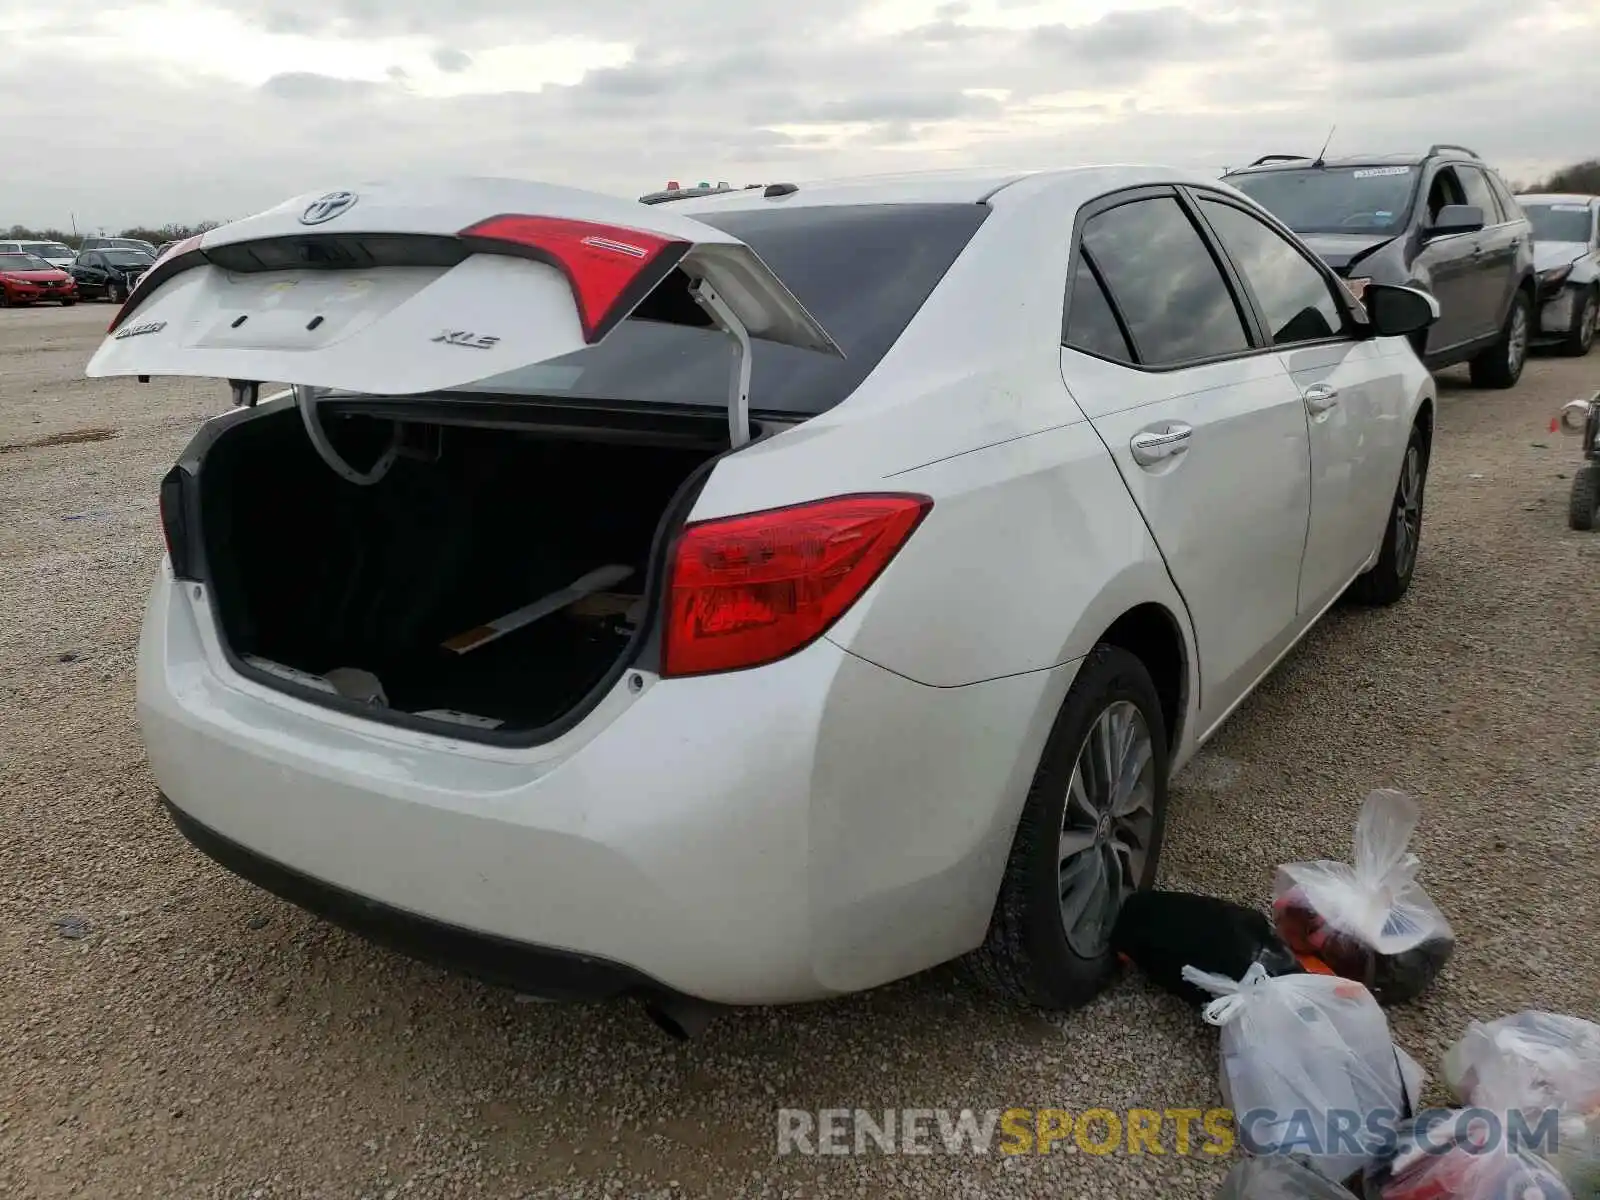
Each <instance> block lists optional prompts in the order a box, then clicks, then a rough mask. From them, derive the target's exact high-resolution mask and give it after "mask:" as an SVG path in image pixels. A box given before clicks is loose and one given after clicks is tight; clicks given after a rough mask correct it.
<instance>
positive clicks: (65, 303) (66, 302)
mask: <svg viewBox="0 0 1600 1200" xmlns="http://www.w3.org/2000/svg"><path fill="white" fill-rule="evenodd" d="M76 303H77V301H76V300H63V301H62V302H61V307H62V308H71V307H72V306H73V305H74V304H76Z"/></svg>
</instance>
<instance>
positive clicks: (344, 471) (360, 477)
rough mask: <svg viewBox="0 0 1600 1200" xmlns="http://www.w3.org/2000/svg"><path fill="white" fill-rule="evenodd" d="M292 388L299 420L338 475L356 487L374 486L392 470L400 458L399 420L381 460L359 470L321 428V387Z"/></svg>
mask: <svg viewBox="0 0 1600 1200" xmlns="http://www.w3.org/2000/svg"><path fill="white" fill-rule="evenodd" d="M290 390H291V391H293V392H294V404H295V407H296V408H298V409H299V410H300V422H301V424H303V425H304V426H305V427H306V436H307V437H308V438H310V439H311V445H312V446H313V447H315V449H316V451H317V453H318V454H319V455H321V456H322V461H323V462H325V463H327V464H328V466H330V467H332V468H333V471H334V473H335V474H336V475H338V476H339V478H341V479H344V480H347V481H348V482H350V483H353V484H355V485H356V486H357V487H371V486H372V485H373V484H375V483H377V482H378V481H379V480H380V479H382V478H383V477H384V476H385V475H387V474H388V473H389V468H390V467H392V466H394V463H395V459H397V458H399V457H400V442H401V440H402V439H401V435H400V422H398V421H396V422H394V434H393V436H392V437H391V438H390V439H389V446H388V448H387V449H386V450H384V452H383V453H382V454H380V455H378V461H377V462H375V463H373V464H372V466H371V467H369V468H368V469H367V470H365V471H358V470H356V469H355V468H354V467H352V466H351V465H350V464H349V463H347V462H345V460H344V458H343V457H342V456H341V455H340V454H339V452H338V451H337V450H335V449H334V448H333V443H332V442H330V441H329V440H328V434H327V431H326V430H325V429H323V428H322V415H321V414H320V413H318V412H317V401H318V400H319V399H321V396H322V391H321V389H320V388H312V387H306V386H304V385H303V384H296V385H295V386H294V387H293V388H292V389H290Z"/></svg>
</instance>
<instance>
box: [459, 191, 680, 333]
mask: <svg viewBox="0 0 1600 1200" xmlns="http://www.w3.org/2000/svg"><path fill="white" fill-rule="evenodd" d="M457 236H458V237H460V238H461V239H462V240H463V241H464V242H467V243H468V244H469V245H471V244H472V243H475V242H476V243H482V244H483V248H484V249H486V250H488V251H491V252H498V253H505V252H506V249H507V247H513V248H515V250H516V251H519V252H521V253H522V254H525V255H526V256H527V257H530V258H535V259H538V260H539V261H541V262H547V263H549V264H550V265H551V266H553V267H555V268H557V269H558V270H559V271H560V272H561V273H562V274H563V275H565V276H566V277H567V282H568V283H569V284H570V285H571V286H572V296H573V299H574V300H575V301H576V302H577V305H578V318H579V320H580V321H581V322H582V323H583V337H584V340H585V341H586V342H589V343H590V344H593V343H595V342H598V341H599V340H600V339H601V338H603V337H605V336H606V334H608V333H610V332H611V329H612V327H613V326H615V325H616V323H617V322H618V321H621V320H622V319H623V318H624V317H626V316H627V315H628V314H629V313H631V312H632V311H633V310H634V309H635V308H637V307H638V305H639V302H640V301H642V300H643V299H644V298H645V297H646V296H648V295H649V294H650V293H651V291H653V290H654V289H655V286H656V285H657V284H659V283H660V282H661V281H662V280H663V279H665V278H666V277H667V273H668V272H669V271H671V270H672V269H673V268H674V267H676V266H677V265H678V263H679V262H681V261H682V260H683V256H684V255H685V254H687V253H688V252H689V243H688V242H685V241H680V240H678V239H675V238H667V237H662V236H661V235H660V234H657V233H646V232H644V231H643V230H640V229H627V228H624V227H622V226H620V225H598V224H596V223H595V222H593V221H571V220H567V219H565V218H562V217H529V216H516V215H509V214H508V215H504V216H499V217H490V218H489V219H488V220H487V221H480V222H478V223H477V224H476V225H472V226H469V227H468V228H466V229H463V230H462V231H461V232H460V234H458V235H457Z"/></svg>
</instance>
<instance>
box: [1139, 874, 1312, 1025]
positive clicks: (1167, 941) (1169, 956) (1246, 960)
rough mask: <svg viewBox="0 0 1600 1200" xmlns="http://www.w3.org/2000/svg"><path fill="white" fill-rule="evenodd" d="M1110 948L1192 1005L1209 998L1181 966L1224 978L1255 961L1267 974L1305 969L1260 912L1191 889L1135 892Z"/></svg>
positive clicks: (1239, 975) (1236, 974)
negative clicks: (1187, 978) (1185, 978)
mask: <svg viewBox="0 0 1600 1200" xmlns="http://www.w3.org/2000/svg"><path fill="white" fill-rule="evenodd" d="M1111 946H1112V949H1113V950H1115V951H1116V952H1117V953H1118V954H1123V955H1126V956H1127V957H1128V958H1129V959H1130V960H1131V961H1132V962H1133V965H1134V966H1136V967H1138V968H1139V970H1140V971H1142V972H1143V973H1144V974H1145V975H1147V976H1148V977H1149V978H1150V982H1152V983H1154V984H1155V985H1156V986H1157V987H1160V988H1162V989H1164V990H1165V991H1168V992H1172V993H1173V994H1174V995H1177V996H1180V997H1182V998H1183V999H1184V1000H1186V1001H1188V1002H1189V1003H1190V1004H1193V1005H1195V1006H1196V1007H1200V1006H1203V1005H1204V1004H1206V1003H1207V1002H1208V1001H1210V1000H1211V999H1213V997H1212V996H1211V995H1210V994H1209V993H1207V992H1204V991H1202V990H1201V989H1200V988H1197V987H1195V986H1194V985H1193V984H1191V983H1187V982H1185V981H1184V979H1183V968H1184V967H1186V966H1188V967H1194V968H1195V969H1196V970H1200V971H1206V972H1209V973H1211V974H1214V975H1223V976H1226V977H1227V978H1229V979H1240V978H1242V977H1243V976H1244V973H1245V971H1247V970H1248V969H1249V968H1250V964H1251V963H1254V962H1260V963H1261V965H1262V966H1264V967H1265V968H1266V969H1267V973H1268V974H1269V975H1294V974H1300V973H1302V972H1303V970H1304V968H1303V967H1301V965H1300V962H1299V960H1298V959H1296V958H1295V956H1294V952H1293V951H1291V950H1290V949H1289V947H1288V946H1286V945H1285V944H1284V942H1283V939H1282V938H1280V937H1279V936H1278V934H1277V931H1276V930H1275V929H1273V927H1272V922H1271V921H1269V920H1268V919H1267V918H1266V917H1265V916H1263V915H1262V914H1261V913H1258V912H1256V911H1255V910H1254V909H1251V908H1245V907H1244V906H1243V905H1242V904H1234V903H1232V902H1231V901H1228V900H1220V899H1218V898H1217V897H1215V896H1201V895H1196V894H1194V893H1192V892H1159V891H1144V892H1135V893H1134V894H1133V895H1132V896H1129V897H1128V899H1127V901H1126V903H1124V904H1123V906H1122V912H1121V913H1120V914H1119V916H1118V917H1117V924H1116V928H1115V930H1113V932H1112V935H1111Z"/></svg>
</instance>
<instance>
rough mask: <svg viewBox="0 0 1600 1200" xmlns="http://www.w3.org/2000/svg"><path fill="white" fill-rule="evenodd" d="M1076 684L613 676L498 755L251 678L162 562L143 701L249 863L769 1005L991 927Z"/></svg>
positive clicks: (189, 799) (200, 797) (791, 673)
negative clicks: (565, 729) (549, 733)
mask: <svg viewBox="0 0 1600 1200" xmlns="http://www.w3.org/2000/svg"><path fill="white" fill-rule="evenodd" d="M197 593H198V594H197ZM1075 669H1076V664H1064V665H1062V666H1061V667H1059V668H1057V669H1056V670H1054V671H1042V672H1034V673H1030V674H1028V675H1023V676H1016V677H1012V678H1009V679H1003V680H996V681H994V682H992V683H987V684H983V685H980V686H977V687H971V688H931V687H925V686H923V685H920V684H915V683H912V682H910V681H909V680H906V679H903V678H901V677H899V676H897V675H895V674H893V673H891V672H889V671H885V670H883V669H882V668H879V667H876V666H873V665H871V664H869V663H866V662H864V661H863V660H861V659H860V658H857V657H854V656H852V655H850V654H847V653H845V652H844V651H842V650H840V649H839V648H838V647H837V646H835V645H834V644H833V643H831V642H829V641H827V640H826V639H824V640H822V641H819V642H817V643H815V644H814V645H813V646H811V647H810V648H808V649H807V650H805V651H804V652H802V653H800V654H798V655H795V656H794V657H792V658H789V659H786V660H784V661H783V662H781V663H777V664H774V665H773V666H772V667H771V668H768V669H764V670H763V671H762V672H760V675H761V678H760V680H759V681H757V680H756V679H754V678H753V676H752V674H751V673H750V672H738V673H734V674H731V675H720V676H709V677H706V678H703V679H686V680H668V681H665V682H662V681H652V682H650V683H649V684H648V685H647V686H646V687H645V688H644V689H643V691H642V692H640V693H639V694H638V695H633V694H631V693H630V692H629V691H628V690H627V689H626V688H625V687H620V686H619V687H618V689H617V690H616V692H615V693H613V694H612V695H611V696H610V697H609V698H608V699H607V700H606V701H605V702H603V703H602V705H601V707H600V708H599V709H597V710H596V711H595V712H594V713H592V714H591V715H590V716H589V718H588V719H587V720H586V721H585V722H584V725H583V726H581V727H580V728H578V729H575V730H573V731H572V732H571V733H570V734H569V735H567V736H566V737H564V738H562V739H559V740H557V741H556V742H552V743H549V744H546V745H544V746H540V747H537V748H534V749H530V750H517V751H506V750H499V749H490V748H484V747H478V746H467V745H464V744H463V743H460V742H456V741H453V740H451V739H449V738H445V737H435V736H432V735H427V734H419V733H414V732H410V731H405V730H398V729H394V728H390V727H386V726H383V725H380V724H377V723H375V722H372V721H365V720H360V719H358V718H353V717H346V716H343V715H341V714H336V713H331V712H329V711H327V710H325V709H322V708H319V707H317V706H315V705H312V704H308V703H306V702H304V701H301V700H298V699H295V698H292V697H289V696H285V695H283V694H281V693H278V692H275V691H273V690H271V689H269V688H265V687H262V686H261V685H259V684H255V683H253V682H251V681H249V680H246V679H243V678H242V677H240V676H239V675H237V674H236V673H235V672H233V671H232V670H231V669H230V668H229V666H228V664H227V661H226V658H225V656H224V654H223V651H222V649H221V647H220V645H219V644H218V642H217V632H216V627H215V625H214V623H213V620H212V618H211V614H210V608H209V603H208V601H207V600H206V597H205V591H204V589H203V588H198V586H197V585H192V584H191V585H179V584H177V583H175V582H174V581H173V580H172V579H171V577H170V574H169V573H168V572H166V571H165V570H164V571H163V573H162V575H161V577H160V578H159V579H158V581H157V583H156V585H155V588H154V591H153V593H152V596H151V603H150V607H149V610H148V613H147V616H146V619H145V626H144V633H143V636H142V639H141V643H140V659H139V699H138V705H139V721H140V728H141V732H142V734H143V737H144V741H145V745H146V748H147V750H148V753H149V757H150V764H151V769H152V770H153V772H154V773H155V776H156V778H157V779H158V780H159V781H160V783H161V786H162V789H163V791H164V792H165V793H166V795H167V797H168V798H169V799H170V800H171V802H172V803H173V804H175V805H176V806H177V807H178V808H179V809H181V810H182V811H183V812H184V813H186V814H187V815H189V816H190V817H192V818H193V819H195V820H197V821H199V822H201V823H202V824H203V825H205V826H207V827H208V828H210V829H212V830H214V831H216V832H217V833H220V834H222V835H223V836H225V837H228V838H230V839H232V840H233V841H235V842H238V843H240V844H243V845H246V846H249V847H250V848H251V849H252V850H254V851H255V852H256V853H258V854H261V855H263V856H265V857H267V858H269V859H271V860H273V861H275V862H279V863H283V864H288V865H291V866H293V867H294V868H295V869H296V870H298V871H301V872H303V873H305V874H308V875H311V876H313V877H315V878H317V879H319V880H321V881H324V882H326V883H330V884H333V885H335V886H338V887H342V888H345V889H347V890H349V891H353V892H355V893H357V894H359V895H362V896H365V897H368V898H370V899H373V900H377V901H379V902H382V903H386V904H391V905H394V906H395V907H397V908H400V909H402V910H404V911H406V912H409V913H413V914H417V915H421V916H425V917H431V918H434V919H436V920H440V921H445V922H448V923H450V924H453V925H457V926H462V927H465V928H469V929H472V930H474V931H477V932H482V933H488V934H496V935H499V936H502V937H507V938H514V939H516V940H518V941H525V942H535V943H538V944H540V945H545V946H550V947H554V948H557V949H565V950H571V951H579V952H582V953H585V954H589V955H597V956H601V957H604V958H608V959H611V960H613V961H616V962H621V963H626V964H628V965H630V966H632V967H634V968H636V969H638V970H640V971H643V972H645V973H646V974H648V975H650V976H651V977H653V978H655V979H657V980H659V981H660V982H662V983H663V984H666V985H667V986H669V987H675V988H677V989H679V990H681V991H684V992H687V993H689V994H692V995H695V996H698V997H700V998H702V999H706V1000H712V1001H718V1002H722V1003H729V1004H760V1003H768V1002H781V1001H785V1000H794V999H797V998H800V997H821V996H827V995H832V994H837V993H840V992H847V991H853V990H857V989H860V988H864V987H871V986H873V985H876V984H880V983H885V982H888V981H889V980H892V979H895V978H898V977H900V976H903V975H906V974H909V973H912V972H914V971H916V970H919V969H921V968H922V967H924V966H927V965H928V964H929V963H932V962H939V961H943V960H945V959H948V958H951V957H954V956H956V955H959V954H960V953H962V952H963V951H965V950H967V949H969V948H970V947H971V946H972V945H974V944H975V943H976V942H977V941H979V940H980V939H981V938H982V937H983V932H984V929H985V927H986V925H987V923H988V920H989V912H990V908H991V906H992V902H993V895H994V889H995V887H996V886H997V885H998V881H999V876H1000V872H1001V870H1002V869H1003V867H1004V863H1005V855H1006V851H1007V849H1008V848H1009V845H1010V840H1011V832H1012V828H1013V826H1014V824H1015V820H1016V812H1015V808H1016V799H1017V796H1018V795H1019V794H1020V792H1019V789H1025V788H1026V787H1027V784H1028V780H1029V778H1030V777H1031V775H1032V772H1033V766H1032V764H1033V762H1034V761H1036V760H1037V757H1038V755H1039V752H1040V749H1041V747H1042V745H1043V740H1044V737H1045V735H1046V733H1047V732H1048V728H1049V722H1050V720H1051V719H1052V718H1053V716H1054V712H1055V707H1056V706H1057V705H1059V704H1060V702H1061V698H1062V697H1063V696H1064V695H1065V693H1066V689H1067V687H1068V686H1069V684H1070V682H1071V678H1072V675H1073V672H1074V670H1075ZM735 730H738V731H741V732H740V733H739V737H740V739H741V741H740V744H739V749H738V752H737V753H729V738H730V736H731V731H735ZM621 747H626V749H625V750H623V751H621V752H619V748H621ZM752 761H759V762H760V763H761V771H760V772H759V775H758V776H752V774H751V770H750V763H751V762H752ZM907 796H915V797H916V803H917V809H918V818H917V820H916V821H914V822H907V821H906V820H905V810H904V808H903V800H904V798H905V797H907ZM735 797H737V804H738V806H737V810H736V816H735V815H734V814H733V813H732V812H730V809H729V801H730V799H732V798H735ZM708 930H715V936H709V935H708V932H707V931H708Z"/></svg>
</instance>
